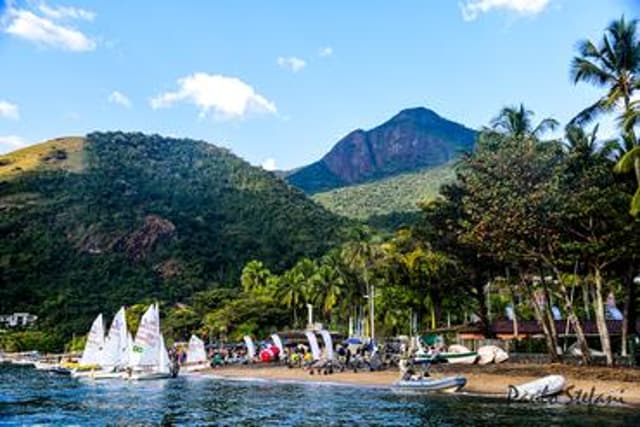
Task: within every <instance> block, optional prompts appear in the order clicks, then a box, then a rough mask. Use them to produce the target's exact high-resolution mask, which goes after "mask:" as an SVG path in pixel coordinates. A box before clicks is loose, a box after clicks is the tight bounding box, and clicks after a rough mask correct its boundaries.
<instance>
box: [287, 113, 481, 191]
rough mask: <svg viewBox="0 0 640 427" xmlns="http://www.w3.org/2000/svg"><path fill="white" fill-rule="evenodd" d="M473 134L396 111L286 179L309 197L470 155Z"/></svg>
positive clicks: (438, 120) (439, 120)
mask: <svg viewBox="0 0 640 427" xmlns="http://www.w3.org/2000/svg"><path fill="white" fill-rule="evenodd" d="M475 138H476V132H475V131H474V130H471V129H468V128H466V127H464V126H462V125H460V124H458V123H455V122H453V121H450V120H447V119H444V118H442V117H440V116H439V115H438V114H436V113H435V112H433V111H431V110H429V109H427V108H422V107H420V108H410V109H406V110H403V111H401V112H400V113H398V114H397V115H395V116H394V117H393V118H391V119H390V120H388V121H387V122H385V123H383V124H382V125H380V126H378V127H376V128H374V129H371V130H369V131H364V130H362V129H357V130H355V131H353V132H351V133H349V134H348V135H347V136H345V137H344V138H342V139H341V140H340V141H338V143H336V145H335V146H334V147H333V148H332V149H331V150H330V151H329V152H328V153H327V154H326V155H325V156H324V157H323V158H322V159H320V160H318V161H317V162H315V163H312V164H310V165H308V166H305V167H303V168H300V169H297V170H295V171H292V172H291V173H289V174H288V176H287V177H286V179H287V181H288V182H289V183H290V184H291V185H293V186H296V187H298V188H300V189H302V190H303V191H305V192H307V193H310V194H313V193H318V192H322V191H327V190H331V189H334V188H339V187H345V186H348V185H353V184H359V183H364V182H369V181H373V180H377V179H381V178H385V177H389V176H393V175H397V174H400V173H403V172H411V171H417V170H421V169H426V168H430V167H435V166H439V165H442V164H445V163H447V162H449V161H451V160H452V159H454V158H456V157H457V156H459V155H460V154H461V153H462V152H465V151H470V150H471V149H472V148H473V144H474V141H475Z"/></svg>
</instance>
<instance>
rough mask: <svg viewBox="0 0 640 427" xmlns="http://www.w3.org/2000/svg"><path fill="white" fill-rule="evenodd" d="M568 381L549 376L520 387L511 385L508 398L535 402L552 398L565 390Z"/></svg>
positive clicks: (560, 376) (559, 376) (560, 377)
mask: <svg viewBox="0 0 640 427" xmlns="http://www.w3.org/2000/svg"><path fill="white" fill-rule="evenodd" d="M565 384H566V380H565V378H564V377H563V376H562V375H547V376H546V377H543V378H540V379H537V380H535V381H531V382H528V383H524V384H520V385H515V386H514V385H510V386H509V389H508V391H507V397H508V398H509V399H510V400H533V399H536V398H542V397H550V396H554V395H556V394H558V393H560V392H561V391H562V390H564V386H565Z"/></svg>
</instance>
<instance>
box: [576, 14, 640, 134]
mask: <svg viewBox="0 0 640 427" xmlns="http://www.w3.org/2000/svg"><path fill="white" fill-rule="evenodd" d="M578 52H579V55H578V56H576V57H575V58H573V61H572V63H571V77H572V79H573V81H574V83H576V84H577V83H579V82H586V83H591V84H593V85H595V86H600V87H604V88H606V89H607V93H606V94H605V95H604V96H603V97H601V98H600V99H598V100H597V101H596V102H595V103H593V104H592V105H590V106H589V107H587V108H585V109H584V110H582V111H581V112H580V113H579V114H578V115H577V116H576V117H575V118H574V119H573V120H572V121H571V124H573V125H583V124H586V123H588V122H590V121H592V120H593V119H594V118H596V117H597V116H598V115H600V114H603V113H608V112H611V111H614V109H615V108H616V107H617V106H620V104H622V105H621V106H622V108H623V114H622V117H624V116H625V115H627V114H628V112H629V111H630V110H631V109H632V105H631V102H632V99H631V97H632V96H633V94H634V92H635V91H636V90H637V89H638V88H640V82H639V81H638V78H637V73H638V70H639V69H640V41H639V39H638V34H637V20H631V21H627V20H625V18H624V16H623V17H621V18H620V19H619V20H616V21H613V22H611V23H610V24H609V26H608V27H607V29H606V30H605V34H604V36H603V37H602V41H601V42H600V43H599V44H596V43H594V42H592V41H590V40H583V41H581V42H580V44H579V46H578Z"/></svg>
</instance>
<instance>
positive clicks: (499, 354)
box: [493, 347, 509, 363]
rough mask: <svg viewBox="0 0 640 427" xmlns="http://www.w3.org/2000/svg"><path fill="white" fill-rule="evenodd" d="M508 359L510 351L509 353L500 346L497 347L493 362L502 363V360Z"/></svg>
mask: <svg viewBox="0 0 640 427" xmlns="http://www.w3.org/2000/svg"><path fill="white" fill-rule="evenodd" d="M507 359H509V353H507V352H506V351H504V350H503V349H501V348H500V347H497V350H496V357H495V358H494V359H493V362H494V363H502V362H505V361H507Z"/></svg>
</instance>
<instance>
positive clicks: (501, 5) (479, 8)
mask: <svg viewBox="0 0 640 427" xmlns="http://www.w3.org/2000/svg"><path fill="white" fill-rule="evenodd" d="M550 2H551V0H466V1H465V3H461V4H460V8H461V10H462V17H463V19H464V20H465V21H473V20H474V19H476V18H477V17H478V16H479V15H480V14H483V13H487V12H489V11H491V10H495V9H504V10H509V11H512V12H516V13H519V14H521V15H535V14H537V13H540V12H542V11H543V10H544V8H546V7H547V6H548V5H549V3H550Z"/></svg>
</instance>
